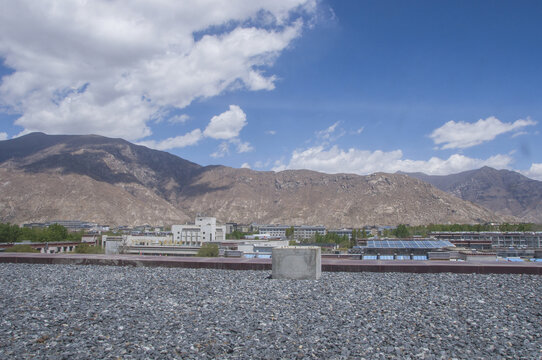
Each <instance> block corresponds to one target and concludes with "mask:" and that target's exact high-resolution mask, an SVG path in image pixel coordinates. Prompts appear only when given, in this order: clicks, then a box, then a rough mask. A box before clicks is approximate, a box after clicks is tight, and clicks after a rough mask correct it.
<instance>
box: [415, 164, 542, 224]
mask: <svg viewBox="0 0 542 360" xmlns="http://www.w3.org/2000/svg"><path fill="white" fill-rule="evenodd" d="M407 175H409V176H411V177H414V178H417V179H420V180H422V181H425V182H427V183H430V184H432V185H433V186H435V187H437V188H439V189H441V190H443V191H446V192H448V193H450V194H453V195H455V196H457V197H458V198H460V199H463V200H468V201H472V202H473V203H476V204H479V205H481V206H483V207H485V208H487V209H490V210H492V211H494V212H495V213H497V214H500V215H504V216H515V217H517V218H519V219H520V220H522V221H525V222H535V223H542V181H537V180H532V179H529V178H528V177H525V176H523V175H521V174H519V173H517V172H514V171H509V170H495V169H493V168H490V167H483V168H481V169H478V170H471V171H465V172H462V173H459V174H452V175H446V176H430V175H426V174H422V173H411V174H407Z"/></svg>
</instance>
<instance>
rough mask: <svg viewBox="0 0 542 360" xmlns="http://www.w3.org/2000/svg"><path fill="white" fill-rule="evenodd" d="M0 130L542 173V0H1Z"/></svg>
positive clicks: (400, 166) (227, 159)
mask: <svg viewBox="0 0 542 360" xmlns="http://www.w3.org/2000/svg"><path fill="white" fill-rule="evenodd" d="M0 4H1V5H0V6H1V9H2V11H0V78H1V80H0V140H7V139H12V138H15V137H18V136H21V135H24V134H27V133H30V132H34V131H41V132H44V133H47V134H99V135H103V136H108V137H113V138H123V139H126V140H128V141H131V142H133V143H136V144H140V145H144V146H147V147H150V148H153V149H157V150H162V151H167V152H170V153H172V154H175V155H178V156H180V157H182V158H184V159H187V160H190V161H193V162H195V163H198V164H200V165H213V164H220V165H226V166H231V167H236V168H240V167H246V168H251V169H254V170H264V171H282V170H287V169H310V170H315V171H321V172H326V173H355V174H360V175H366V174H371V173H374V172H380V171H381V172H388V173H394V172H397V171H405V172H424V173H426V174H432V175H446V174H451V173H458V172H461V171H466V170H472V169H477V168H480V167H482V166H490V167H493V168H496V169H510V170H514V171H519V172H521V173H522V174H524V175H526V176H528V177H530V178H532V179H537V180H542V142H541V141H540V140H541V136H540V131H541V130H542V123H541V121H542V66H541V65H542V43H541V42H542V41H541V39H542V25H540V24H542V2H540V1H538V0H533V1H528V0H521V1H511V0H510V1H496V0H492V1H489V0H480V1H470V0H469V1H467V0H453V1H446V0H440V1H433V0H431V1H401V0H375V1H339V0H337V1H331V0H227V1H226V0H225V1H217V0H205V1H180V0H160V1H153V2H149V1H142V0H113V1H111V0H93V1H86V0H70V1H68V0H65V1H53V0H41V1H39V2H36V1H30V0H18V1H9V0H0Z"/></svg>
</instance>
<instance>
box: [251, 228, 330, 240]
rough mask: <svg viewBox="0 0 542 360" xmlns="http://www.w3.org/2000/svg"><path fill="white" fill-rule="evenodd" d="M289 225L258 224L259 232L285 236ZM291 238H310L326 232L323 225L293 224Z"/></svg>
mask: <svg viewBox="0 0 542 360" xmlns="http://www.w3.org/2000/svg"><path fill="white" fill-rule="evenodd" d="M289 228H291V226H284V225H262V226H260V234H269V236H271V237H279V238H285V237H286V230H287V229H289ZM293 228H294V234H293V238H294V239H295V240H303V239H312V238H313V237H314V236H315V235H316V234H317V233H318V234H320V235H325V234H326V228H325V226H321V225H318V226H306V225H301V226H294V227H293Z"/></svg>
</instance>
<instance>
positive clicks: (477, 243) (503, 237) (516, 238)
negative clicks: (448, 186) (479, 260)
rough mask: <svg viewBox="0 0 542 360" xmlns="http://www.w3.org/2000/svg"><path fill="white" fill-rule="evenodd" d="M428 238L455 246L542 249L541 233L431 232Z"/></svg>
mask: <svg viewBox="0 0 542 360" xmlns="http://www.w3.org/2000/svg"><path fill="white" fill-rule="evenodd" d="M430 236H431V237H433V238H435V239H439V240H446V241H450V242H451V243H453V244H455V245H457V246H461V245H463V246H465V247H472V248H476V247H482V248H517V249H527V248H540V247H542V232H521V231H518V232H500V231H487V232H469V231H462V232H432V233H430Z"/></svg>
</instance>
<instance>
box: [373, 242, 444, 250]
mask: <svg viewBox="0 0 542 360" xmlns="http://www.w3.org/2000/svg"><path fill="white" fill-rule="evenodd" d="M364 247H365V248H369V249H440V248H444V247H454V245H453V244H452V243H451V242H449V241H446V240H367V246H364Z"/></svg>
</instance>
